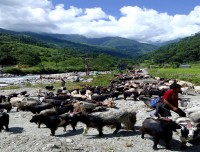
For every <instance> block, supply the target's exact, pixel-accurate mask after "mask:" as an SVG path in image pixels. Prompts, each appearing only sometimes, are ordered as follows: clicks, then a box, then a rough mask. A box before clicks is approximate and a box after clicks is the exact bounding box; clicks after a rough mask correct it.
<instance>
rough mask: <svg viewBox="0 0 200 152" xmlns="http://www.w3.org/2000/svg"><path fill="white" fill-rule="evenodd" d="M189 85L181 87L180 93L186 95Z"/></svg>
mask: <svg viewBox="0 0 200 152" xmlns="http://www.w3.org/2000/svg"><path fill="white" fill-rule="evenodd" d="M188 91H189V87H181V93H182V94H183V95H188Z"/></svg>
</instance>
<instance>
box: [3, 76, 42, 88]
mask: <svg viewBox="0 0 200 152" xmlns="http://www.w3.org/2000/svg"><path fill="white" fill-rule="evenodd" d="M39 78H40V75H26V76H17V77H9V78H0V86H8V85H10V84H18V83H21V82H24V81H32V80H35V79H39Z"/></svg>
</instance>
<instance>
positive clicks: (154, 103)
mask: <svg viewBox="0 0 200 152" xmlns="http://www.w3.org/2000/svg"><path fill="white" fill-rule="evenodd" d="M159 101H160V97H156V98H153V99H152V100H151V101H150V106H151V107H153V108H156V104H157V103H158V102H159Z"/></svg>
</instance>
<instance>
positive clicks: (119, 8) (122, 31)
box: [0, 0, 200, 43]
mask: <svg viewBox="0 0 200 152" xmlns="http://www.w3.org/2000/svg"><path fill="white" fill-rule="evenodd" d="M0 28H4V29H8V30H14V31H31V32H46V33H58V34H80V35H84V36H86V37H89V38H101V37H106V36H113V37H115V36H119V37H123V38H128V39H133V40H137V41H140V42H147V43H149V42H164V41H169V40H174V39H177V38H184V37H187V36H191V35H194V34H195V33H198V32H200V0H26V1H21V0H0Z"/></svg>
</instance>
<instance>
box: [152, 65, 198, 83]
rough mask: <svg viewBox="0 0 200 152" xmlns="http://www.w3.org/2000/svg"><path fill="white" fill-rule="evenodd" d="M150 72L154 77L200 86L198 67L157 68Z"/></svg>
mask: <svg viewBox="0 0 200 152" xmlns="http://www.w3.org/2000/svg"><path fill="white" fill-rule="evenodd" d="M148 72H149V74H150V75H152V76H153V77H155V76H157V77H162V78H165V79H178V80H184V81H189V82H192V83H194V84H196V85H200V68H199V66H198V65H196V66H192V68H160V69H159V68H158V69H157V68H156V69H149V70H148Z"/></svg>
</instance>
